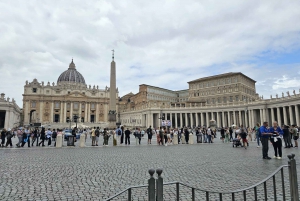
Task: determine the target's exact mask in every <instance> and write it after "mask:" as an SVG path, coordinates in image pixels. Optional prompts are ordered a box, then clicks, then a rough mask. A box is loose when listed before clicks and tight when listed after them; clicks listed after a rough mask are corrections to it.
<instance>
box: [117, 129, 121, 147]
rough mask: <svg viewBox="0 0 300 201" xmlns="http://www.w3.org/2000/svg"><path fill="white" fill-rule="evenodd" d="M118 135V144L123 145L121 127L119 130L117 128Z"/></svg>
mask: <svg viewBox="0 0 300 201" xmlns="http://www.w3.org/2000/svg"><path fill="white" fill-rule="evenodd" d="M116 134H117V144H121V136H122V130H121V128H120V126H118V128H117V130H116Z"/></svg>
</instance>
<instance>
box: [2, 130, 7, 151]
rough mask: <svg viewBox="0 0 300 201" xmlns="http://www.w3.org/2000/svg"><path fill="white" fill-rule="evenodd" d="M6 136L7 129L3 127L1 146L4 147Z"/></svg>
mask: <svg viewBox="0 0 300 201" xmlns="http://www.w3.org/2000/svg"><path fill="white" fill-rule="evenodd" d="M5 138H6V129H5V128H3V130H2V131H1V147H4V146H5V145H4V144H5Z"/></svg>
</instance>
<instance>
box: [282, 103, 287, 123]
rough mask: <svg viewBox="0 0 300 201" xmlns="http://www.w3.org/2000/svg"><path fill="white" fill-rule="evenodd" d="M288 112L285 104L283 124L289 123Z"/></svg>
mask: <svg viewBox="0 0 300 201" xmlns="http://www.w3.org/2000/svg"><path fill="white" fill-rule="evenodd" d="M287 123H288V122H287V114H286V108H285V106H283V124H284V125H287Z"/></svg>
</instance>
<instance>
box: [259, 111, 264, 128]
mask: <svg viewBox="0 0 300 201" xmlns="http://www.w3.org/2000/svg"><path fill="white" fill-rule="evenodd" d="M259 117H260V125H263V122H264V120H263V111H262V109H259Z"/></svg>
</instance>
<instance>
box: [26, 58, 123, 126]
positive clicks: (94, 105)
mask: <svg viewBox="0 0 300 201" xmlns="http://www.w3.org/2000/svg"><path fill="white" fill-rule="evenodd" d="M115 91H116V95H115V96H114V97H118V89H116V90H115ZM109 102H110V88H109V87H105V88H104V89H100V88H99V87H98V86H95V85H94V86H91V85H87V84H86V81H85V79H84V77H83V76H82V74H81V73H79V72H78V71H77V69H76V66H75V63H74V62H73V59H72V61H71V63H70V65H69V68H68V69H67V70H66V71H64V72H63V73H61V74H60V75H59V76H58V79H57V82H56V83H54V82H53V83H50V82H48V83H44V82H43V81H39V80H37V79H33V80H32V81H31V82H28V81H26V83H25V86H24V94H23V114H24V125H29V124H33V123H41V124H42V125H55V126H56V127H58V128H59V127H67V126H68V125H69V123H70V122H74V120H75V119H74V117H75V116H76V118H78V119H77V122H78V123H79V124H80V123H81V124H84V125H86V126H94V125H98V126H99V124H101V123H106V122H108V115H107V114H108V113H109V110H110V109H109Z"/></svg>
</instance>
